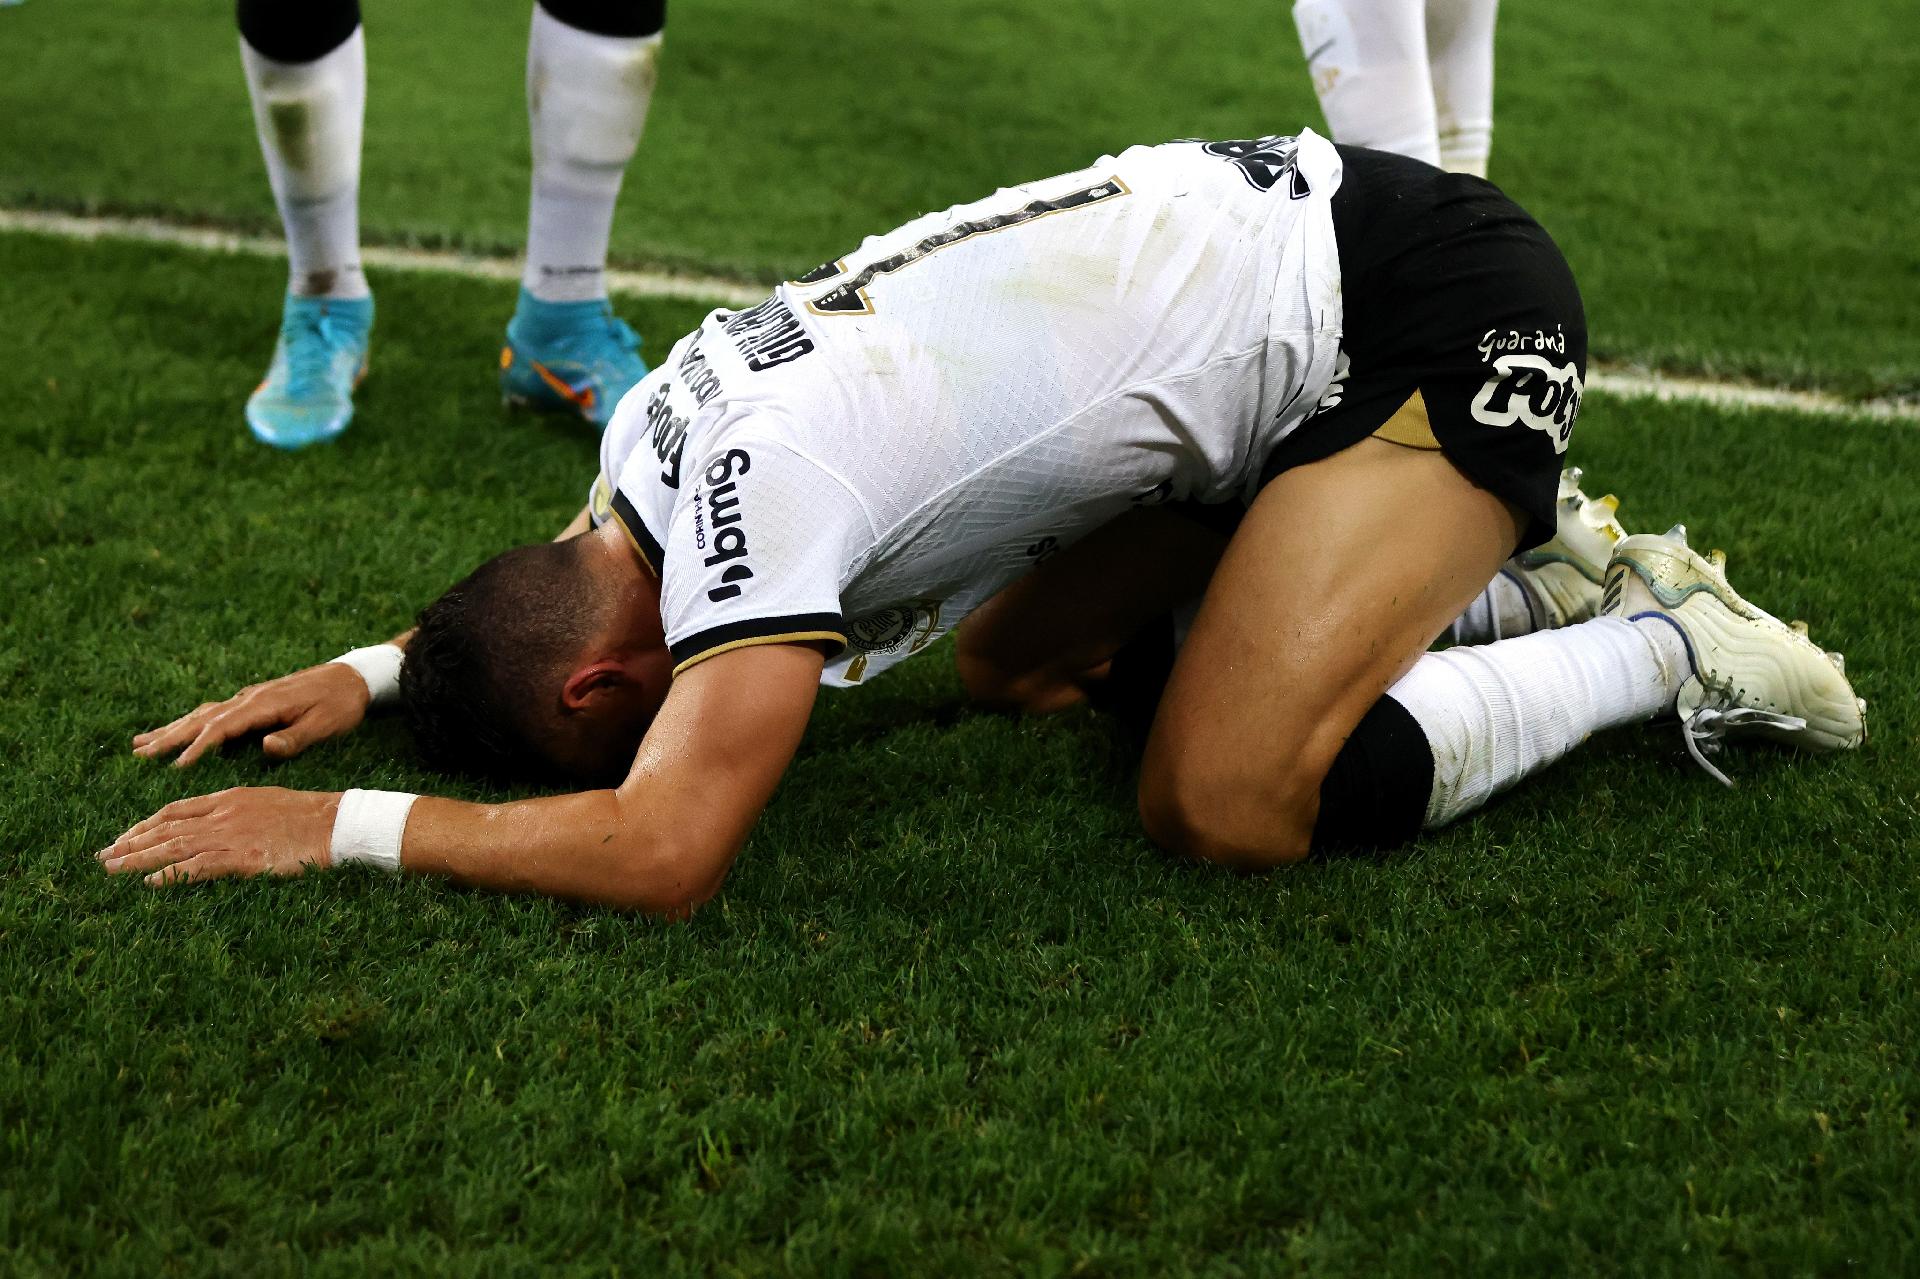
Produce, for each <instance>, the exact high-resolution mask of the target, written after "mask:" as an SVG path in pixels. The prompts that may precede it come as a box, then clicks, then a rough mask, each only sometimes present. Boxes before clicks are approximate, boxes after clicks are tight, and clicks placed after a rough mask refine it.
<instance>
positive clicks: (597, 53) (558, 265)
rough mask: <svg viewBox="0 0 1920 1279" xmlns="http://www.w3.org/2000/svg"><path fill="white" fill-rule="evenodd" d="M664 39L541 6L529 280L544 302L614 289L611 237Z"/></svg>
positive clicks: (532, 98)
mask: <svg viewBox="0 0 1920 1279" xmlns="http://www.w3.org/2000/svg"><path fill="white" fill-rule="evenodd" d="M659 56H660V36H659V34H658V33H655V34H654V35H650V36H634V37H625V36H603V35H594V34H592V33H590V32H586V31H581V30H579V29H577V28H575V27H570V26H568V25H567V24H566V23H564V22H562V21H560V20H559V19H558V18H556V17H554V16H553V15H552V14H550V13H548V12H547V11H546V10H545V9H542V8H540V7H539V6H538V5H535V6H534V10H533V30H532V31H531V32H530V33H529V35H528V37H527V119H528V122H529V123H530V124H531V126H532V129H533V199H532V202H531V203H530V204H529V206H528V210H527V265H526V269H525V270H524V272H523V273H522V274H521V277H520V283H521V284H522V285H523V286H525V288H526V290H527V292H529V293H531V294H533V296H535V297H537V298H539V299H540V300H541V301H543V302H588V301H592V300H593V299H595V298H603V297H605V296H606V295H607V274H606V272H607V240H608V237H609V236H610V235H611V234H612V232H613V206H614V201H615V200H617V199H618V198H619V196H620V179H621V177H622V176H624V175H625V173H626V170H627V161H629V160H631V159H632V158H633V152H634V148H636V147H637V146H639V144H640V131H641V129H642V128H644V127H645V125H646V123H647V104H648V103H649V102H650V101H651V100H652V98H653V81H654V69H655V66H656V64H657V62H658V60H659Z"/></svg>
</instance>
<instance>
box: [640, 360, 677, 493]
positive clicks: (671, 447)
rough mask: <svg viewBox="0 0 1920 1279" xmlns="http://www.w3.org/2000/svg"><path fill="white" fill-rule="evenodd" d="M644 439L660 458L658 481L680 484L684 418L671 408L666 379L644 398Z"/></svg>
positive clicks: (668, 485) (670, 486) (670, 485)
mask: <svg viewBox="0 0 1920 1279" xmlns="http://www.w3.org/2000/svg"><path fill="white" fill-rule="evenodd" d="M647 439H648V443H650V444H651V445H652V447H653V452H654V456H656V457H658V458H659V459H660V462H661V466H662V470H661V472H660V482H661V483H662V484H664V485H666V486H667V487H668V488H670V489H677V488H679V487H680V455H681V454H683V453H685V452H686V451H687V419H686V416H685V415H684V414H676V413H675V412H674V411H673V404H672V401H671V400H670V399H669V397H668V395H667V387H666V384H665V383H662V384H661V385H659V386H657V387H655V388H654V392H653V394H652V395H651V396H649V397H648V399H647Z"/></svg>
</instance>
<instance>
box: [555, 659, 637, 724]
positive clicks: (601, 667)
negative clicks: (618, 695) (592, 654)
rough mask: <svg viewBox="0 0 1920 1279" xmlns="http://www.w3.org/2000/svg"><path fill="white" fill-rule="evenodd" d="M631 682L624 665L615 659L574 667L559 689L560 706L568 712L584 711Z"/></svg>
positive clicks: (631, 678)
mask: <svg viewBox="0 0 1920 1279" xmlns="http://www.w3.org/2000/svg"><path fill="white" fill-rule="evenodd" d="M632 682H633V676H632V675H631V674H629V673H628V671H627V667H626V664H625V663H624V662H621V661H619V660H618V659H616V658H611V657H604V658H601V659H600V660H599V661H596V662H588V663H587V664H586V665H584V666H578V667H575V668H574V670H573V673H572V674H570V675H568V676H567V682H566V683H565V684H563V685H562V686H561V688H560V705H561V706H562V707H564V708H565V709H567V710H569V711H579V710H585V709H586V708H587V707H589V706H592V705H593V704H594V703H595V702H596V701H598V700H600V699H601V698H603V697H605V696H606V695H607V694H609V693H614V692H617V691H619V690H620V689H621V688H622V687H623V686H624V685H627V684H630V683H632Z"/></svg>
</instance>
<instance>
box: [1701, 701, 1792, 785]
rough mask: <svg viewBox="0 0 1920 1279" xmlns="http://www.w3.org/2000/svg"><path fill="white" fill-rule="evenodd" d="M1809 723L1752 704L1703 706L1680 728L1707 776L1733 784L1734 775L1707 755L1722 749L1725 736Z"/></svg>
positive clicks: (1787, 727)
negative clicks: (1715, 765) (1716, 766)
mask: <svg viewBox="0 0 1920 1279" xmlns="http://www.w3.org/2000/svg"><path fill="white" fill-rule="evenodd" d="M1806 726H1807V721H1806V720H1804V719H1801V718H1800V717H1799V716H1798V715H1781V714H1779V713H1777V712H1775V711H1763V710H1760V709H1759V708H1758V707H1753V706H1736V707H1734V708H1733V709H1732V710H1720V709H1719V708H1717V707H1713V706H1702V707H1701V708H1700V709H1699V710H1697V711H1695V712H1694V713H1693V714H1692V715H1690V716H1688V717H1687V718H1686V719H1685V720H1684V721H1682V722H1681V725H1680V731H1681V734H1682V736H1684V737H1685V738H1686V742H1687V754H1689V755H1691V756H1693V762H1694V763H1696V764H1698V765H1700V767H1702V768H1704V769H1706V770H1707V776H1709V777H1711V778H1713V780H1714V781H1716V782H1719V783H1720V784H1721V785H1722V786H1726V787H1731V786H1732V785H1733V779H1732V778H1731V777H1728V776H1727V775H1726V774H1725V773H1723V772H1721V771H1720V770H1719V769H1718V768H1715V767H1714V766H1713V764H1712V762H1711V761H1709V760H1708V759H1707V756H1709V755H1714V754H1718V753H1719V751H1720V749H1721V747H1723V746H1724V745H1726V742H1725V738H1726V737H1727V736H1728V735H1730V734H1733V733H1740V732H1746V731H1749V730H1751V729H1756V728H1777V729H1782V730H1784V731H1786V732H1790V733H1797V732H1799V731H1800V730H1801V729H1803V728H1805V727H1806Z"/></svg>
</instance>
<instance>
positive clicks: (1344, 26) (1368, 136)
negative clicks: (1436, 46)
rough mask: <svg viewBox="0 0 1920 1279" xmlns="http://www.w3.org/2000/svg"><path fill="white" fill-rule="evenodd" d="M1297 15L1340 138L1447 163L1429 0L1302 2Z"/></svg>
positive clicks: (1311, 70)
mask: <svg viewBox="0 0 1920 1279" xmlns="http://www.w3.org/2000/svg"><path fill="white" fill-rule="evenodd" d="M1293 20H1294V23H1295V25H1296V26H1298V28H1299V30H1300V47H1301V48H1302V49H1303V50H1304V51H1305V53H1306V56H1307V71H1308V74H1309V75H1311V76H1312V77H1313V90H1314V92H1315V93H1316V94H1318V95H1319V98H1320V110H1321V112H1322V113H1323V114H1324V115H1325V116H1326V117H1327V128H1328V129H1330V130H1331V131H1332V133H1333V139H1334V141H1336V142H1344V143H1347V144H1348V145H1351V146H1361V147H1372V148H1373V149H1374V150H1377V151H1392V152H1394V153H1396V154H1398V155H1405V156H1412V157H1413V158H1414V159H1416V160H1425V161H1426V162H1427V163H1428V164H1438V163H1440V136H1439V129H1438V126H1437V124H1436V122H1435V119H1434V109H1433V82H1432V80H1431V78H1430V76H1431V73H1430V71H1429V70H1428V60H1427V17H1426V6H1425V3H1424V0H1295V4H1294V6H1293Z"/></svg>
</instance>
